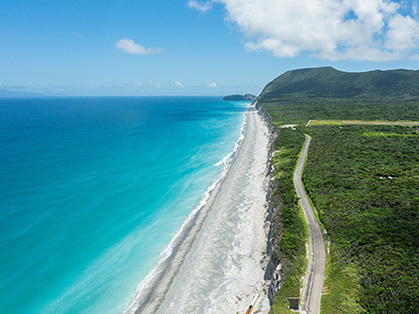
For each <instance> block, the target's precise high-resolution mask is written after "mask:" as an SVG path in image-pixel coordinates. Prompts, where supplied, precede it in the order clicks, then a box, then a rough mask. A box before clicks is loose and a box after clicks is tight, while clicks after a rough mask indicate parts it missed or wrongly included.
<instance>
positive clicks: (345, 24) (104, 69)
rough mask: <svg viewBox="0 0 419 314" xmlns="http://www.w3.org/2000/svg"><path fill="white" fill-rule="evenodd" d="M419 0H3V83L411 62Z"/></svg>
mask: <svg viewBox="0 0 419 314" xmlns="http://www.w3.org/2000/svg"><path fill="white" fill-rule="evenodd" d="M418 17H419V15H418V1H417V0H413V1H388V0H343V1H338V0H292V1H291V0H213V1H194V0H172V1H167V0H166V1H161V0H135V1H134V0H119V1H116V0H115V1H106V0H103V1H98V0H96V1H91V0H83V1H82V0H71V1H68V0H42V1H41V0H37V1H34V0H2V1H1V2H0V42H1V46H0V89H8V90H15V91H33V92H39V93H43V94H46V95H63V96H66V95H139V96H147V95H224V94H230V93H248V92H250V93H255V94H256V93H258V92H260V91H261V89H262V88H263V86H264V85H265V84H267V83H268V82H269V81H270V80H272V79H274V78H275V77H277V76H278V75H280V74H282V73H284V72H285V71H287V70H291V69H296V68H305V67H316V66H324V65H331V66H333V67H335V68H337V69H339V70H343V71H367V70H374V69H383V70H385V69H394V68H407V69H418V68H419V49H418V48H419V18H418Z"/></svg>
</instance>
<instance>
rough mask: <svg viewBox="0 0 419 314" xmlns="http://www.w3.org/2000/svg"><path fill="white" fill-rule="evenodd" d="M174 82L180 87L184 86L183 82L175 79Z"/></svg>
mask: <svg viewBox="0 0 419 314" xmlns="http://www.w3.org/2000/svg"><path fill="white" fill-rule="evenodd" d="M174 84H175V85H176V86H178V87H180V88H183V84H182V83H181V82H178V81H175V82H174Z"/></svg>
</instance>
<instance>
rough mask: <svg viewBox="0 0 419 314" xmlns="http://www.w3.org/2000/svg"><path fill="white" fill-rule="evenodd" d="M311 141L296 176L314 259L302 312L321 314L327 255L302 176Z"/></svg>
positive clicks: (299, 163)
mask: <svg viewBox="0 0 419 314" xmlns="http://www.w3.org/2000/svg"><path fill="white" fill-rule="evenodd" d="M310 141H311V137H310V136H308V135H306V142H305V144H304V148H303V151H302V153H301V156H300V159H299V161H298V165H297V170H296V171H295V174H294V186H295V189H296V190H297V195H298V197H299V198H300V204H301V207H302V208H303V211H304V216H305V218H306V221H307V224H308V227H309V229H310V236H311V252H312V259H311V263H310V271H309V274H308V278H307V284H306V289H305V292H304V297H303V305H302V311H307V312H308V313H310V314H311V313H315V314H317V313H320V301H321V298H322V291H323V282H324V274H325V269H326V254H325V249H324V241H323V234H322V231H321V229H320V226H319V224H318V222H317V219H316V216H314V212H313V208H312V207H311V205H310V202H309V200H308V198H307V194H306V192H305V190H304V188H303V184H302V181H301V175H302V173H303V168H304V163H305V160H306V157H307V152H308V147H309V145H310Z"/></svg>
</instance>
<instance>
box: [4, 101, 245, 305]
mask: <svg viewBox="0 0 419 314" xmlns="http://www.w3.org/2000/svg"><path fill="white" fill-rule="evenodd" d="M246 108H247V104H246V103H244V102H223V101H222V100H221V99H220V98H215V97H161V98H160V97H149V98H147V97H144V98H130V97H115V98H112V97H108V98H45V99H0V265H1V267H0V313H121V312H123V311H124V309H125V308H126V307H127V305H128V304H129V303H130V301H132V298H133V295H134V293H135V291H136V288H137V286H138V285H139V284H140V282H141V281H142V279H143V278H144V277H145V276H146V275H147V274H148V273H149V272H150V271H151V270H152V269H153V268H154V266H155V265H156V263H157V261H158V259H159V254H160V252H162V250H163V249H164V248H165V247H167V245H168V244H169V243H170V240H171V239H172V238H173V236H174V235H175V234H176V232H177V231H178V230H179V228H180V227H181V226H182V223H183V222H184V220H185V219H186V218H187V216H188V214H189V213H190V212H191V211H193V210H194V209H195V208H196V207H197V206H198V204H199V203H200V201H201V199H202V196H203V194H204V193H205V192H206V191H207V189H208V187H209V186H210V185H211V184H212V183H213V182H214V180H216V179H217V177H218V176H219V175H220V173H221V172H222V170H223V165H222V163H221V162H220V161H222V160H223V158H224V157H225V156H227V155H228V154H229V153H230V152H231V151H233V149H234V147H235V143H236V141H237V139H238V137H239V134H240V130H241V127H242V123H243V118H244V112H245V110H246Z"/></svg>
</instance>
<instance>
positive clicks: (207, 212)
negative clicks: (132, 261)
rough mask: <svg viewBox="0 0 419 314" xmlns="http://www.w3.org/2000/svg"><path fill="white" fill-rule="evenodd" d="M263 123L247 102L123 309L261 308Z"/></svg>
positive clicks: (264, 306)
mask: <svg viewBox="0 0 419 314" xmlns="http://www.w3.org/2000/svg"><path fill="white" fill-rule="evenodd" d="M269 146H270V142H269V130H268V127H267V125H266V122H265V121H264V120H263V119H262V117H261V116H260V115H259V114H258V112H257V111H256V109H255V107H254V106H251V107H249V110H248V112H247V116H246V124H245V129H244V137H243V139H242V140H241V142H240V145H239V148H238V150H237V151H236V153H235V156H234V160H233V162H232V164H231V165H230V166H229V168H228V170H227V172H226V175H225V176H223V177H222V178H221V179H220V180H219V181H218V182H217V183H216V184H215V185H214V187H213V189H212V190H211V191H210V193H209V195H208V198H207V199H206V200H205V205H203V206H202V208H200V209H199V210H197V212H196V213H194V214H193V215H192V216H191V217H190V219H188V221H187V222H186V223H185V224H184V225H183V227H182V230H180V231H179V233H178V234H177V235H176V237H175V238H174V239H173V240H172V243H171V245H170V249H168V250H167V251H166V252H163V256H162V258H161V261H160V263H159V265H158V266H157V267H156V268H155V269H154V270H153V272H152V273H150V274H149V276H148V277H147V278H146V279H145V280H144V281H143V282H142V284H141V285H140V287H139V293H138V295H137V297H136V298H135V300H134V301H132V303H131V304H130V306H129V307H128V309H127V311H126V312H127V313H237V312H239V313H245V312H246V310H247V309H248V308H249V306H250V305H252V306H253V311H259V312H260V313H267V312H268V311H269V308H270V306H269V300H268V297H267V282H266V281H265V280H264V275H265V270H264V268H265V267H266V264H267V261H266V250H267V238H268V231H269V222H268V221H267V215H268V203H267V191H268V186H269V179H270V178H269V177H268V176H267V171H268V167H267V162H268V155H269V148H270V147H269Z"/></svg>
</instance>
